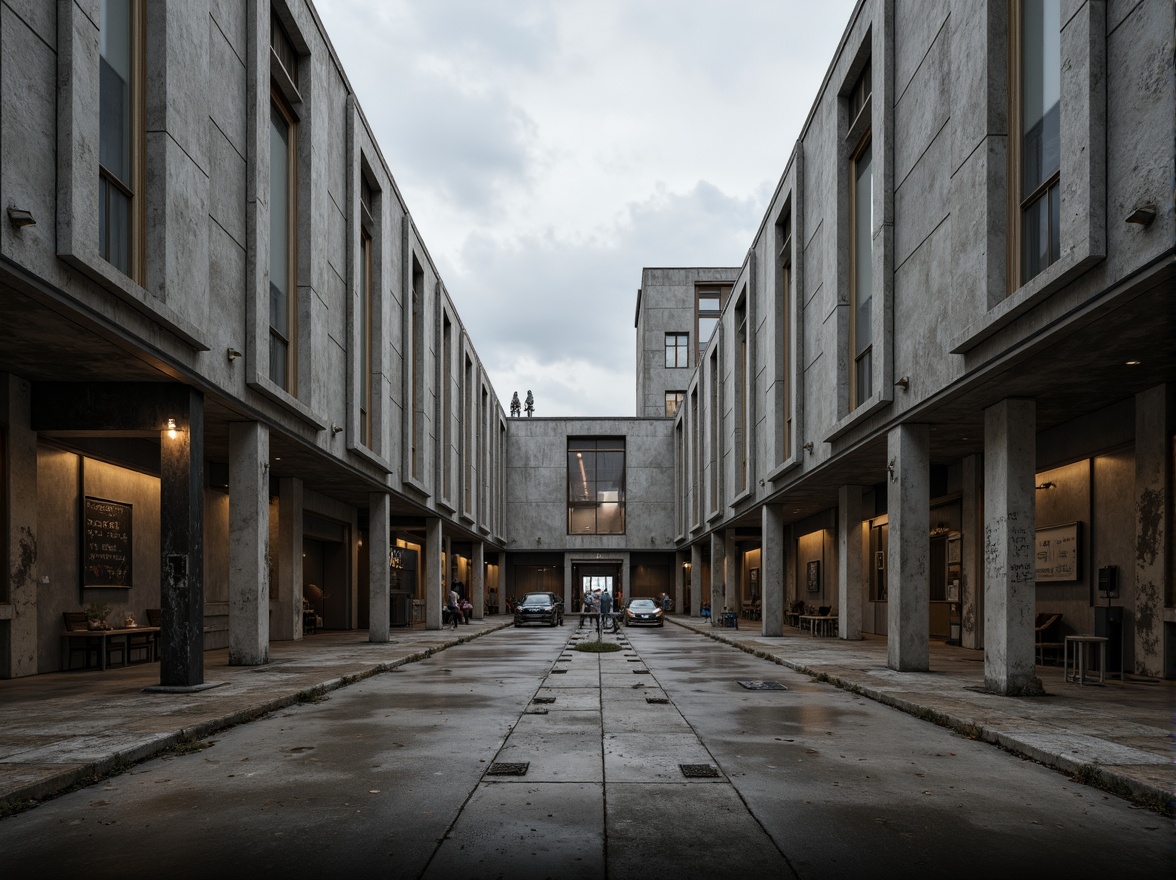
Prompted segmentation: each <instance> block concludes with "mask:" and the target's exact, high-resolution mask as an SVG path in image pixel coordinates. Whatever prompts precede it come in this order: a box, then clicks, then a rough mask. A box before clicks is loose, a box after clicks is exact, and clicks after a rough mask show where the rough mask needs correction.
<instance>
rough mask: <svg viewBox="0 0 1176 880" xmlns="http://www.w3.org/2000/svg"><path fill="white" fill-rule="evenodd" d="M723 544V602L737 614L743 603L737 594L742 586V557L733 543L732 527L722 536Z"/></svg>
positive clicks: (733, 532)
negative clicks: (724, 566)
mask: <svg viewBox="0 0 1176 880" xmlns="http://www.w3.org/2000/svg"><path fill="white" fill-rule="evenodd" d="M723 545H724V548H723V549H724V551H725V554H726V555H725V556H724V557H723V558H724V560H725V562H726V567H727V576H726V582H727V583H726V588H725V589H724V591H723V604H724V605H726V606H727V607H728V608H729V609H731V610H732V611H734V612H735V613H736V614H738V613H739V610H740V606H741V605H742V604H743V603H742V600H741V598H740V595H739V593H740V589H741V587H742V584H741V577H740V575H741V574H742V571H743V564H742V563H743V558H742V557H741V556H740V555H739V545H738V544H736V543H735V530H734V529H729V530H728V531H727V532H726V534H725V535H724V536H723Z"/></svg>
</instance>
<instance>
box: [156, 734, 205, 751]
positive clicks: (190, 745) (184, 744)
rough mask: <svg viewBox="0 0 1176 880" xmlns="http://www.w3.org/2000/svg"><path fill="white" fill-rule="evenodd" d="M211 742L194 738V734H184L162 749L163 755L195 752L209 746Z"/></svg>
mask: <svg viewBox="0 0 1176 880" xmlns="http://www.w3.org/2000/svg"><path fill="white" fill-rule="evenodd" d="M211 747H212V743H211V742H208V741H205V740H200V739H196V737H194V736H186V737H184V738H182V739H177V740H176V741H175V742H174V743H172V744H171V745H170V746H168V747H167V748H166V749H165V750H164V754H165V755H191V754H194V753H196V752H202V751H204V750H205V749H207V748H211Z"/></svg>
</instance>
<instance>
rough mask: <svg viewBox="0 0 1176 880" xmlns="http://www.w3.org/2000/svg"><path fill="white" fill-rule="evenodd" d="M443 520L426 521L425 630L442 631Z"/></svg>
mask: <svg viewBox="0 0 1176 880" xmlns="http://www.w3.org/2000/svg"><path fill="white" fill-rule="evenodd" d="M443 545H444V542H443V541H442V537H441V520H440V519H439V518H437V517H435V516H431V517H427V518H426V519H425V629H441V607H442V606H443V605H444V604H445V598H444V596H442V595H441V589H442V588H441V548H442V546H443Z"/></svg>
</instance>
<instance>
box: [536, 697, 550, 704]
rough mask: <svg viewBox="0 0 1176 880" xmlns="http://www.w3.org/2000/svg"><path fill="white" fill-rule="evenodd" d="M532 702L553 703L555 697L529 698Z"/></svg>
mask: <svg viewBox="0 0 1176 880" xmlns="http://www.w3.org/2000/svg"><path fill="white" fill-rule="evenodd" d="M531 702H532V703H554V702H555V697H535V699H533V700H531Z"/></svg>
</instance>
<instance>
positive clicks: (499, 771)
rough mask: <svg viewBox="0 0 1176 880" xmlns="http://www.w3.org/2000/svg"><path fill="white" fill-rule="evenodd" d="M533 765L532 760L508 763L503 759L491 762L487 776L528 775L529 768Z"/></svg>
mask: <svg viewBox="0 0 1176 880" xmlns="http://www.w3.org/2000/svg"><path fill="white" fill-rule="evenodd" d="M530 766H531V762H530V761H521V762H519V763H517V764H507V763H503V762H501V761H499V762H497V763H494V764H491V765H490V769H489V770H487V771H486V775H487V776H526V775H527V768H528V767H530Z"/></svg>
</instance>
